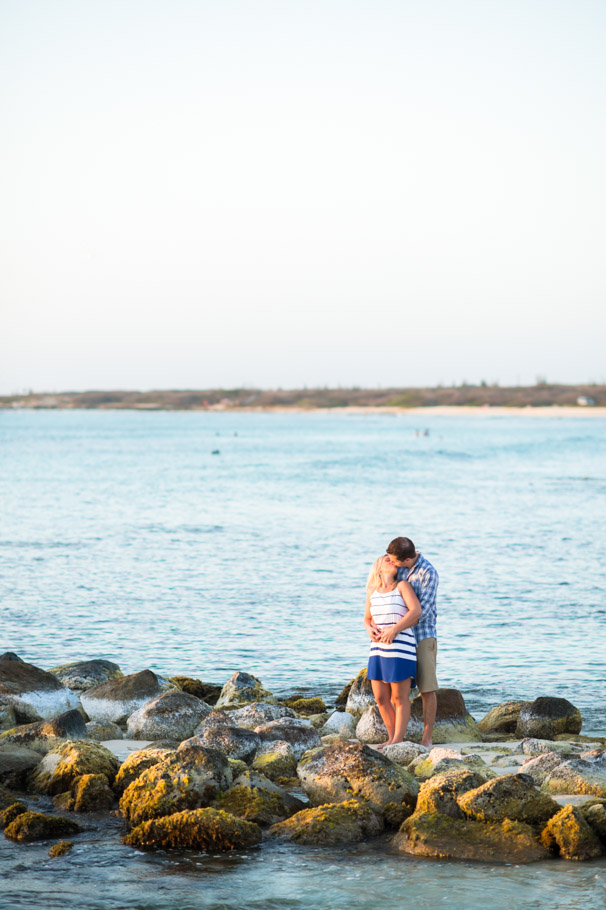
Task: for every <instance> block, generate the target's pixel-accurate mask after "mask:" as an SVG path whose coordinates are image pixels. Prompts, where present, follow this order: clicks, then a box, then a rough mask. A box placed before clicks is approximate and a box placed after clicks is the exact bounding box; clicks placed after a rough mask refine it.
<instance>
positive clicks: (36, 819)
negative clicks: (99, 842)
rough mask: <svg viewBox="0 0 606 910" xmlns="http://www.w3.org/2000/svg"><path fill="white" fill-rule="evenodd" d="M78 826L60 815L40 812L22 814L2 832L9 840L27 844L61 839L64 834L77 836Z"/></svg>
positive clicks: (79, 828)
mask: <svg viewBox="0 0 606 910" xmlns="http://www.w3.org/2000/svg"><path fill="white" fill-rule="evenodd" d="M81 830H82V828H81V827H80V825H78V824H76V822H73V821H72V820H71V819H69V818H62V817H61V816H60V815H44V813H42V812H23V813H22V814H21V815H18V816H17V818H15V820H14V821H12V822H11V823H10V825H8V827H7V828H5V830H4V836H5V837H7V838H8V839H9V840H14V841H17V842H19V843H27V842H29V841H35V840H46V839H47V838H50V837H62V836H63V835H64V834H77V833H78V832H79V831H81Z"/></svg>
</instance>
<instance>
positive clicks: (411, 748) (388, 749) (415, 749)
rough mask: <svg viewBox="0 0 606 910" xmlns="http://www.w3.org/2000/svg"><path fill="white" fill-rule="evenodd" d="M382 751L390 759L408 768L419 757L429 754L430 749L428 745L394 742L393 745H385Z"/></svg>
mask: <svg viewBox="0 0 606 910" xmlns="http://www.w3.org/2000/svg"><path fill="white" fill-rule="evenodd" d="M382 751H383V755H385V756H386V757H387V758H388V759H389V760H390V761H393V762H395V763H396V765H402V767H404V768H408V766H409V765H410V764H411V763H412V762H413V761H416V760H417V759H418V758H421V757H426V756H428V755H429V749H428V748H427V747H426V746H422V745H420V743H411V742H403V743H393V745H391V746H385V748H384V749H383V750H382Z"/></svg>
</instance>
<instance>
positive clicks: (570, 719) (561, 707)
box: [516, 696, 583, 739]
mask: <svg viewBox="0 0 606 910" xmlns="http://www.w3.org/2000/svg"><path fill="white" fill-rule="evenodd" d="M582 723H583V720H582V718H581V712H580V711H579V709H578V708H575V706H574V705H573V704H571V703H570V702H569V701H568V700H567V699H566V698H552V697H551V696H542V697H541V698H535V700H534V701H532V702H529V704H527V705H525V706H524V707H523V708H522V710H521V711H520V716H519V718H518V723H517V726H516V736H519V737H520V738H524V737H526V736H532V737H534V738H535V739H553V738H554V736H556V735H557V734H558V733H580V732H581V726H582Z"/></svg>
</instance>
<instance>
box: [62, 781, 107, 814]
mask: <svg viewBox="0 0 606 910" xmlns="http://www.w3.org/2000/svg"><path fill="white" fill-rule="evenodd" d="M53 803H54V805H55V807H56V808H57V809H71V810H72V811H73V812H101V811H103V810H107V809H111V807H112V806H113V803H114V794H113V792H112V790H111V788H110V787H109V784H108V783H107V777H106V776H105V774H82V775H81V776H80V777H77V778H76V779H75V781H74V782H73V783H72V786H71V790H68V791H66V792H65V793H59V794H58V795H57V796H55V798H54V799H53Z"/></svg>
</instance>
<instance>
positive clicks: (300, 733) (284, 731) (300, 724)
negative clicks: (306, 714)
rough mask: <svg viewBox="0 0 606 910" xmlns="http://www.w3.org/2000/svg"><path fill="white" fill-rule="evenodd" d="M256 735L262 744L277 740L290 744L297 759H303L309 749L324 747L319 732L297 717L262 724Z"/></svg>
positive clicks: (256, 730)
mask: <svg viewBox="0 0 606 910" xmlns="http://www.w3.org/2000/svg"><path fill="white" fill-rule="evenodd" d="M255 733H257V734H258V736H259V739H260V741H261V744H262V743H269V742H274V741H276V740H283V741H285V742H287V743H290V745H291V746H292V748H293V752H294V753H295V755H296V757H297V758H301V756H302V755H303V754H304V753H305V752H307V751H308V750H309V749H317V748H319V747H320V746H321V745H322V739H321V738H320V734H319V733H318V731H317V730H316V729H314V727H312V725H311V724H310V723H307V722H306V721H304V720H299V719H298V718H296V717H282V718H279V719H278V720H272V721H270V722H269V723H267V724H261V725H260V726H259V727H257V728H256V729H255Z"/></svg>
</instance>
